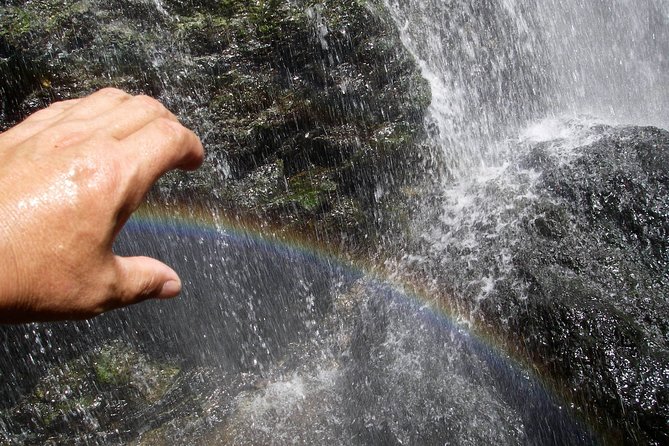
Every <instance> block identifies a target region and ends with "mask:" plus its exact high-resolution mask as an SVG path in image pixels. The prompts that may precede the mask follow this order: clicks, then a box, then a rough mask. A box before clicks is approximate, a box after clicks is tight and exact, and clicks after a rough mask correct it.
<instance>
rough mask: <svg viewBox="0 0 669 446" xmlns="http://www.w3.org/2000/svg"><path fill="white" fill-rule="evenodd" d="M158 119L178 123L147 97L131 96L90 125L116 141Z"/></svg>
mask: <svg viewBox="0 0 669 446" xmlns="http://www.w3.org/2000/svg"><path fill="white" fill-rule="evenodd" d="M158 118H166V119H169V120H172V121H174V122H178V120H177V118H176V116H174V115H173V114H172V113H171V112H170V111H169V110H167V108H165V106H163V105H162V104H161V103H160V102H158V101H157V100H155V99H153V98H150V97H148V96H144V95H140V96H133V97H131V98H130V99H128V100H126V101H124V102H122V103H120V104H119V105H117V106H116V107H114V108H111V109H109V110H107V111H106V112H105V113H103V114H101V115H100V116H98V117H97V118H96V119H95V122H94V123H93V124H92V125H93V126H94V127H97V128H99V129H101V130H103V131H105V132H106V133H108V134H110V135H111V136H113V137H115V138H117V139H123V138H125V137H127V136H129V135H132V134H133V133H135V132H136V131H138V130H140V129H141V128H142V127H144V126H145V125H147V124H148V123H150V122H151V121H153V120H155V119H158Z"/></svg>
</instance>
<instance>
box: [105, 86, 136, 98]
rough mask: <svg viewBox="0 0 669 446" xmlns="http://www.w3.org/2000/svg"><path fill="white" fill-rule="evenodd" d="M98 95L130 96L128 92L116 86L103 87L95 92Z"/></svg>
mask: <svg viewBox="0 0 669 446" xmlns="http://www.w3.org/2000/svg"><path fill="white" fill-rule="evenodd" d="M97 94H99V95H100V96H107V97H112V98H114V97H118V98H124V97H130V95H129V94H128V93H126V92H125V91H123V90H119V89H118V88H114V87H105V88H103V89H101V90H99V91H98V92H97Z"/></svg>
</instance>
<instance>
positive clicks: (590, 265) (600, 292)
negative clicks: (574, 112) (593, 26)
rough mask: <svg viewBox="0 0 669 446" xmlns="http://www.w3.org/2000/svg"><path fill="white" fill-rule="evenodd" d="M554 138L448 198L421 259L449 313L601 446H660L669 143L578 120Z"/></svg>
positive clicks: (662, 134)
mask: <svg viewBox="0 0 669 446" xmlns="http://www.w3.org/2000/svg"><path fill="white" fill-rule="evenodd" d="M563 131H564V134H563V136H561V137H558V138H554V139H549V140H545V141H541V142H528V143H527V144H526V145H525V146H524V147H523V146H522V145H521V146H519V147H517V156H516V158H515V160H514V161H513V162H511V163H510V164H509V165H507V166H505V167H503V168H500V169H499V170H498V171H495V172H493V173H490V172H488V177H486V178H485V179H481V180H478V181H473V182H472V183H471V184H462V185H459V186H455V187H454V192H453V193H451V194H450V195H448V196H447V197H445V202H446V204H445V205H444V206H445V207H444V208H445V209H446V212H445V213H444V215H442V223H440V225H441V226H439V228H440V229H436V230H435V229H434V228H433V229H432V230H433V231H435V234H437V235H436V236H435V237H436V238H434V239H432V240H433V242H432V246H429V247H427V248H426V249H427V250H428V251H431V254H430V256H434V259H435V262H438V263H439V264H440V265H441V266H439V267H438V268H440V271H442V272H443V275H444V276H443V277H442V283H443V284H444V288H445V289H447V290H449V291H450V294H451V295H452V296H454V298H455V299H456V302H457V304H458V305H462V306H463V308H465V309H466V310H465V311H466V312H467V313H468V314H469V316H470V317H472V318H473V319H476V320H478V321H479V322H480V323H481V324H482V326H485V327H488V328H489V329H492V330H493V332H497V333H500V335H501V336H502V337H505V338H507V339H509V342H510V343H511V344H512V345H515V346H517V349H518V350H519V352H522V354H524V355H528V356H529V357H531V358H532V360H533V361H534V363H535V364H537V366H538V367H539V368H540V369H541V370H544V371H545V373H546V374H547V375H548V376H550V377H552V379H554V380H555V383H556V384H555V385H556V388H558V389H560V390H561V392H562V393H563V394H564V395H565V396H566V397H568V398H570V399H571V400H572V401H574V404H575V407H576V410H577V411H578V412H579V413H581V414H583V416H584V417H588V418H590V419H591V420H593V422H594V424H595V425H597V426H598V428H599V429H600V430H601V432H602V434H603V436H604V438H605V439H606V441H610V442H623V443H636V442H641V443H644V444H657V445H659V444H664V443H666V442H667V441H668V440H669V426H668V425H667V423H666V420H667V419H669V385H668V383H669V342H668V341H669V337H668V336H669V325H668V324H667V321H666V317H665V315H666V314H669V302H668V301H667V298H666V296H667V295H668V293H669V249H668V248H669V243H668V240H669V163H667V157H668V156H669V132H667V131H665V130H660V129H657V128H651V127H618V128H616V127H608V126H603V125H584V124H583V123H582V121H579V120H575V121H572V122H570V123H567V124H565V126H564V129H563ZM564 135H566V136H564ZM435 240H436V241H435ZM427 268H428V269H429V268H430V267H427Z"/></svg>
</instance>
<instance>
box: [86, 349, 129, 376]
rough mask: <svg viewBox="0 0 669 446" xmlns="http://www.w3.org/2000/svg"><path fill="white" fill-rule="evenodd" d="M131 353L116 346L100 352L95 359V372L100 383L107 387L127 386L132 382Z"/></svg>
mask: <svg viewBox="0 0 669 446" xmlns="http://www.w3.org/2000/svg"><path fill="white" fill-rule="evenodd" d="M128 354H129V352H127V351H122V350H121V351H119V349H117V348H114V346H108V347H105V348H103V349H101V350H100V352H99V353H98V354H97V355H95V357H94V359H93V371H94V373H95V377H96V378H97V380H98V382H100V383H102V384H107V385H127V384H128V383H129V381H130V376H131V375H130V360H129V359H130V358H129V357H128Z"/></svg>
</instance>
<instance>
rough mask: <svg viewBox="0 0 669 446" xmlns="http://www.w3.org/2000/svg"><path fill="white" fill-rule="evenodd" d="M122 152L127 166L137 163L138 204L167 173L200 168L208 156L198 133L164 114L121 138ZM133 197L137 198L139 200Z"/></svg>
mask: <svg viewBox="0 0 669 446" xmlns="http://www.w3.org/2000/svg"><path fill="white" fill-rule="evenodd" d="M120 146H121V147H120V150H119V153H118V155H119V156H121V157H123V158H124V163H123V164H124V165H126V166H129V165H130V166H134V167H135V168H134V169H131V168H129V169H128V171H129V172H132V173H133V174H134V177H133V178H132V179H131V180H132V181H133V183H134V184H133V187H132V188H131V190H132V191H133V193H134V194H135V195H136V196H135V197H134V199H135V200H136V205H138V204H139V202H140V201H141V200H142V199H143V197H144V196H145V195H146V193H147V192H148V191H149V189H150V188H151V186H152V185H153V184H154V183H155V182H156V181H157V180H158V178H160V176H161V175H163V174H164V173H165V172H167V171H169V170H172V169H176V168H179V169H186V170H193V169H197V168H198V167H199V166H200V165H201V164H202V161H203V159H204V148H203V147H202V143H201V142H200V138H198V137H197V136H196V135H195V133H193V132H192V131H191V130H189V129H187V128H186V127H184V126H182V125H181V124H180V123H178V122H175V121H173V120H171V119H168V118H165V117H161V118H157V119H154V120H153V121H151V122H149V123H148V124H146V125H145V126H144V127H142V128H141V129H139V130H137V131H136V132H134V133H132V134H131V135H129V136H127V137H125V138H123V139H121V140H120ZM135 200H133V201H135Z"/></svg>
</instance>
